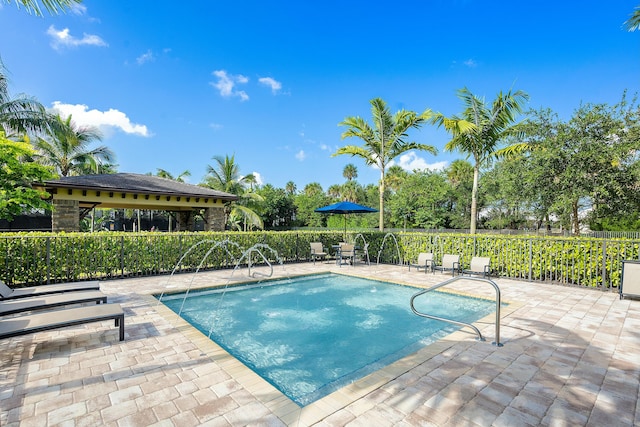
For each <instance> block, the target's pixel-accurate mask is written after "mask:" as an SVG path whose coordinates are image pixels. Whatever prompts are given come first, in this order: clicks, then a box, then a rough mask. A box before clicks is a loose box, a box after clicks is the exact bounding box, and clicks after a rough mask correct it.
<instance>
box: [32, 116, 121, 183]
mask: <svg viewBox="0 0 640 427" xmlns="http://www.w3.org/2000/svg"><path fill="white" fill-rule="evenodd" d="M101 139H102V135H101V134H100V131H99V130H98V129H97V128H95V127H92V126H77V125H76V124H75V123H74V122H73V120H72V118H71V115H69V116H68V117H67V118H66V119H63V118H62V117H61V116H60V115H59V114H58V115H56V116H53V120H52V123H51V128H50V129H49V131H48V132H47V135H46V136H45V137H44V138H42V137H38V138H37V140H36V141H35V142H34V145H35V148H36V151H37V152H38V156H37V159H38V161H39V162H40V163H42V164H44V165H48V166H53V167H54V168H55V170H56V172H57V173H58V174H59V175H61V176H69V175H85V174H96V173H98V172H100V171H101V165H102V163H103V162H110V161H111V160H112V159H113V158H114V154H113V152H112V151H111V150H110V149H109V148H108V147H107V146H104V145H101V146H99V147H97V148H94V149H89V148H88V147H89V145H90V144H91V142H93V141H94V140H98V141H99V140H101Z"/></svg>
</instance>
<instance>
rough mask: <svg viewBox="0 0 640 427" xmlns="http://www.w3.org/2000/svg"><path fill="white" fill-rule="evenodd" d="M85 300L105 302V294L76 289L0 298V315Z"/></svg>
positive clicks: (80, 302) (78, 302)
mask: <svg viewBox="0 0 640 427" xmlns="http://www.w3.org/2000/svg"><path fill="white" fill-rule="evenodd" d="M87 302H95V303H97V304H99V303H103V304H105V303H106V302H107V296H106V295H105V294H103V293H102V292H100V291H78V292H65V293H61V294H46V295H42V296H37V297H29V298H15V299H10V300H6V301H5V300H0V316H5V315H8V314H15V313H21V312H25V311H32V310H42V309H46V308H54V307H60V306H63V305H70V304H82V303H87Z"/></svg>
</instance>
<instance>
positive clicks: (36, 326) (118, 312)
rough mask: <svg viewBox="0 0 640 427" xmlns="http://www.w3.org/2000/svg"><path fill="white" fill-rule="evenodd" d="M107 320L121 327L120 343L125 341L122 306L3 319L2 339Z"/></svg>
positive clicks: (82, 308) (67, 310)
mask: <svg viewBox="0 0 640 427" xmlns="http://www.w3.org/2000/svg"><path fill="white" fill-rule="evenodd" d="M105 320H114V321H115V326H117V327H119V338H120V341H124V311H123V310H122V307H121V306H120V304H100V305H97V306H90V307H78V308H68V309H64V310H55V311H50V312H45V313H38V314H31V315H25V316H16V317H11V318H8V319H1V320H0V339H1V338H11V337H17V336H20V335H28V334H32V333H36V332H43V331H48V330H51V329H60V328H66V327H69V326H76V325H82V324H85V323H95V322H102V321H105Z"/></svg>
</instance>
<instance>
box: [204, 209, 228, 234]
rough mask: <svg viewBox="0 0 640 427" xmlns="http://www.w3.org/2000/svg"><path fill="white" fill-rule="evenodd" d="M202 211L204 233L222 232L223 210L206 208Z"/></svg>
mask: <svg viewBox="0 0 640 427" xmlns="http://www.w3.org/2000/svg"><path fill="white" fill-rule="evenodd" d="M204 211H205V212H204V218H205V224H204V231H224V225H225V224H224V208H223V207H220V208H206V209H205V210H204Z"/></svg>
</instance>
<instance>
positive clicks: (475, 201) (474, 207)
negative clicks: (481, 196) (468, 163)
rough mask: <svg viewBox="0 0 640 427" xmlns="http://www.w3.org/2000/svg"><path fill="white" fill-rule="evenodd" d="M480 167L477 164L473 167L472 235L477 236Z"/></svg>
mask: <svg viewBox="0 0 640 427" xmlns="http://www.w3.org/2000/svg"><path fill="white" fill-rule="evenodd" d="M479 175H480V165H479V164H478V163H477V162H476V164H475V166H474V167H473V187H472V188H471V227H470V233H471V234H476V221H477V217H478V177H479Z"/></svg>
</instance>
